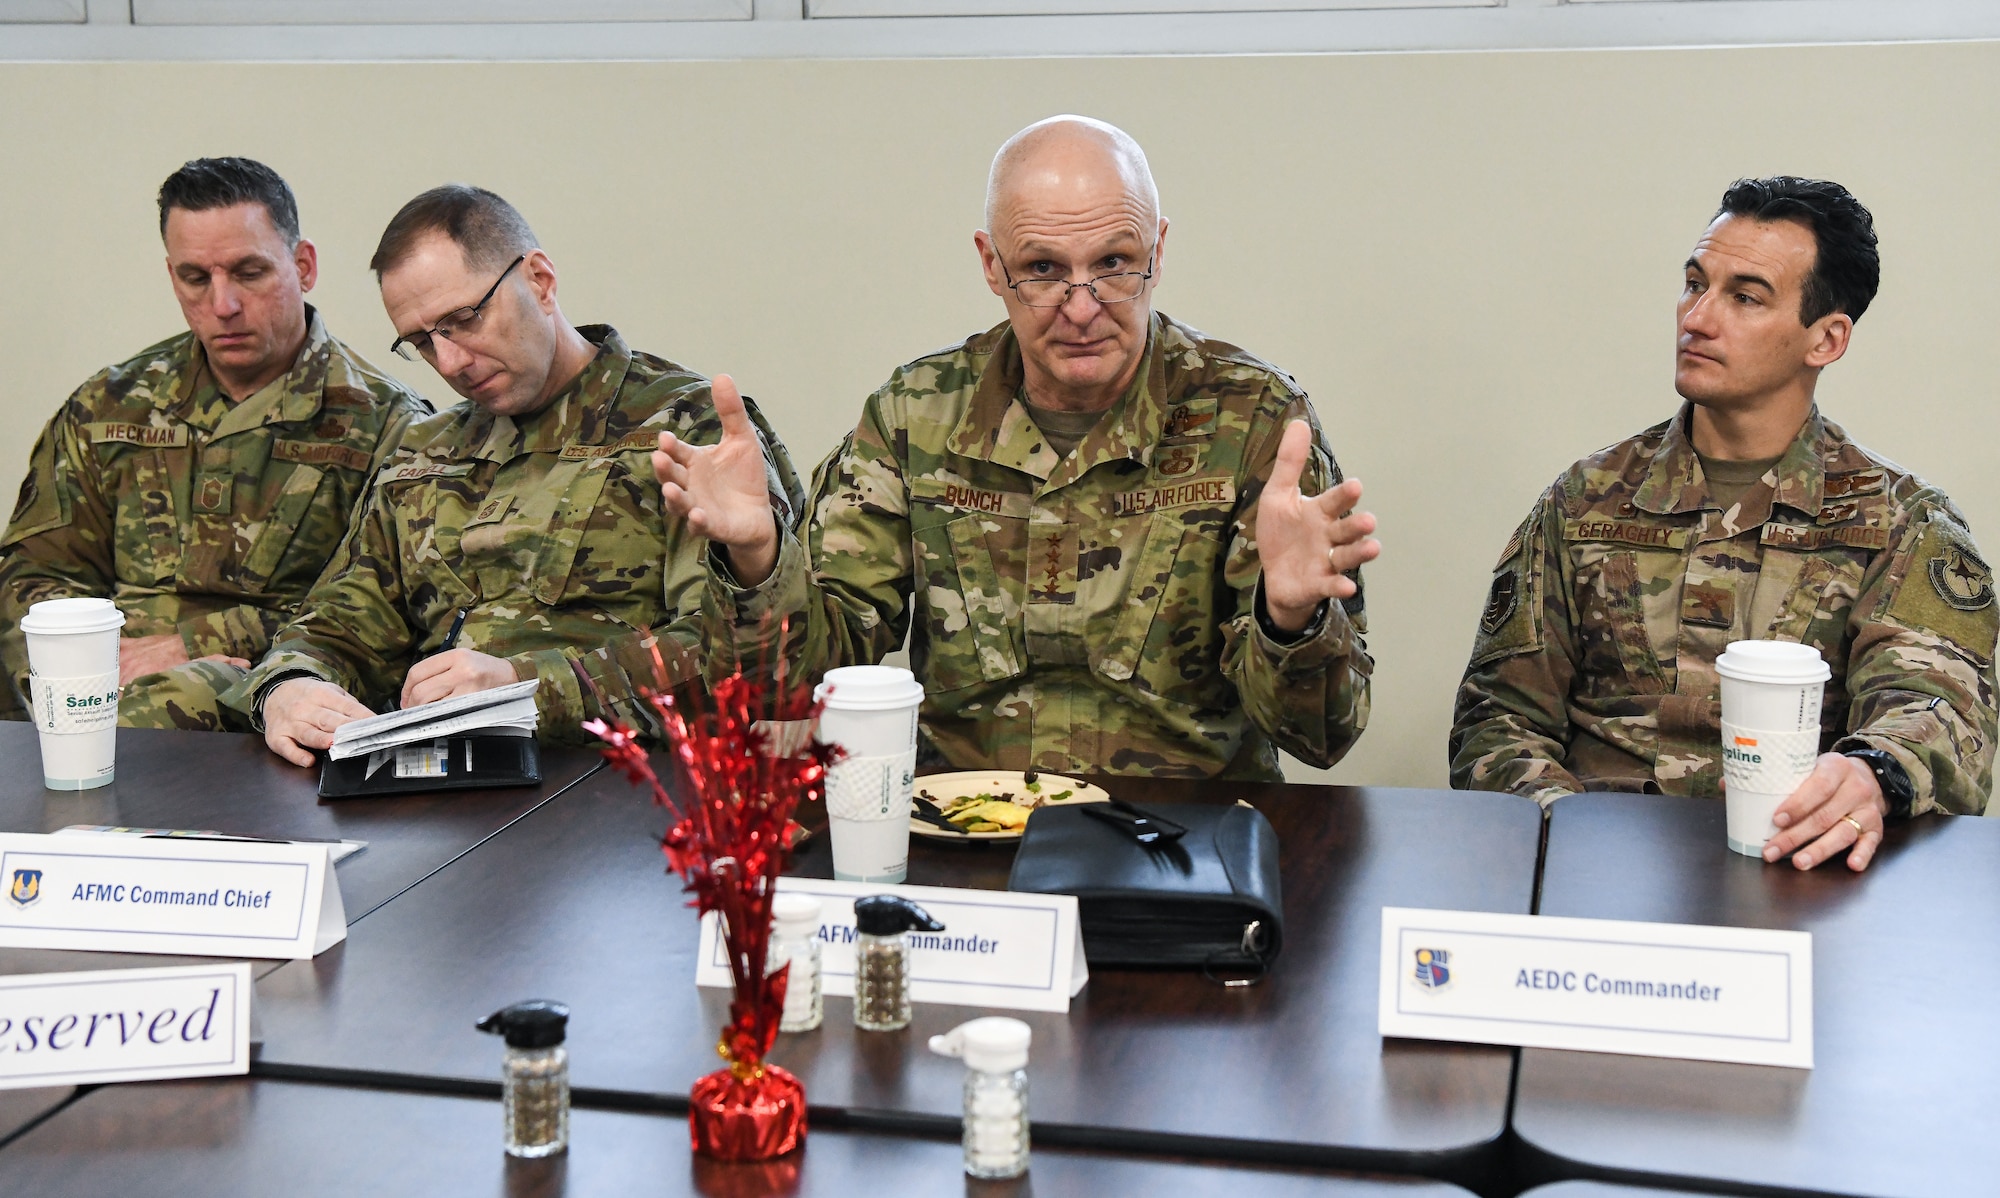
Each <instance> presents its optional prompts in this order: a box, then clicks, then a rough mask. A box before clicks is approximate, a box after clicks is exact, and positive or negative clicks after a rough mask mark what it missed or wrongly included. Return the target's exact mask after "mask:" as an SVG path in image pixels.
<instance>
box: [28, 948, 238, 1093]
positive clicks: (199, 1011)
mask: <svg viewBox="0 0 2000 1198" xmlns="http://www.w3.org/2000/svg"><path fill="white" fill-rule="evenodd" d="M250 993H251V992H250V965H249V963H248V962H246V961H237V962H233V963H231V964H227V965H193V966H190V965H177V966H170V967H168V968H164V969H107V970H103V971H100V972H95V973H26V974H16V975H13V976H11V977H0V1090H14V1089H21V1088H24V1087H31V1086H57V1085H82V1084H84V1083H86V1082H131V1081H158V1080H161V1079H163V1078H170V1077H222V1076H227V1075H229V1074H241V1073H248V1072H249V1071H250Z"/></svg>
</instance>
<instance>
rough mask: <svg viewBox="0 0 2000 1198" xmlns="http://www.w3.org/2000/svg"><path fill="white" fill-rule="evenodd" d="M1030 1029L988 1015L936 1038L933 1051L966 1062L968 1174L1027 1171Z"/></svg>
mask: <svg viewBox="0 0 2000 1198" xmlns="http://www.w3.org/2000/svg"><path fill="white" fill-rule="evenodd" d="M1029 1036H1030V1032H1029V1030H1028V1025H1027V1024H1025V1023H1022V1022H1021V1021H1020V1020H1018V1019H1006V1018H1002V1017H1000V1016H997V1015H996V1016H988V1017H986V1018H984V1019H975V1020H973V1021H972V1022H970V1023H962V1024H959V1025H958V1026H957V1027H955V1028H953V1029H952V1030H950V1031H948V1032H946V1033H945V1034H944V1035H942V1036H932V1037H931V1051H932V1052H934V1053H937V1054H938V1055H940V1056H947V1057H962V1058H964V1060H965V1172H966V1174H967V1176H970V1177H989V1178H990V1177H1019V1176H1020V1175H1021V1174H1023V1173H1026V1172H1027V1171H1028V1040H1029Z"/></svg>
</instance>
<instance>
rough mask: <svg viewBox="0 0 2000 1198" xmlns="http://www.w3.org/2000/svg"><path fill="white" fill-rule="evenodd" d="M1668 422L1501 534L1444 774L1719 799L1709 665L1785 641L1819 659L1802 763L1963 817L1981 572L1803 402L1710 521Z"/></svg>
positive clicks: (1885, 470)
mask: <svg viewBox="0 0 2000 1198" xmlns="http://www.w3.org/2000/svg"><path fill="white" fill-rule="evenodd" d="M1690 412H1691V409H1690V408H1687V407H1683V408H1682V411H1681V414H1680V415H1679V416H1678V417H1676V418H1675V419H1673V420H1671V421H1669V422H1667V423H1665V424H1661V425H1658V426H1656V427H1654V428H1651V429H1648V430H1647V431H1646V432H1644V433H1641V434H1640V435H1639V436H1637V437H1634V438H1632V439H1631V440H1629V441H1624V442H1621V443H1619V444H1617V445H1614V446H1612V447H1611V448H1609V449H1606V450H1604V451H1603V452H1601V453H1599V454H1597V455H1595V456H1593V457H1590V458H1586V459H1584V460H1583V461H1581V462H1578V463H1577V464H1576V465H1575V466H1572V467H1571V468H1570V469H1569V470H1568V471H1567V472H1566V473H1565V474H1564V475H1563V476H1562V477H1561V478H1560V479H1558V480H1556V483H1555V485H1554V486H1552V487H1551V488H1549V490H1548V492H1547V493H1546V494H1544V495H1543V496H1542V498H1541V499H1540V500H1539V501H1538V502H1537V503H1536V504H1535V507H1534V510H1533V511H1532V512H1530V513H1529V515H1528V518H1527V521H1526V522H1525V523H1523V524H1522V525H1521V528H1520V530H1519V531H1518V532H1516V533H1515V534H1514V537H1513V538H1512V539H1511V540H1509V541H1508V542H1507V548H1506V550H1505V552H1503V553H1502V554H1501V557H1500V564H1499V566H1498V568H1497V572H1496V573H1495V575H1494V578H1493V585H1492V590H1491V591H1490V593H1489V595H1488V599H1487V604H1486V610H1485V612H1484V614H1483V616H1482V618H1481V620H1480V627H1479V636H1478V639H1477V640H1476V641H1475V643H1474V646H1473V651H1472V662H1471V665H1470V667H1469V668H1468V669H1467V670H1466V673H1465V681H1464V683H1463V685H1462V686H1461V687H1460V689H1459V693H1458V703H1457V710H1456V713H1455V718H1454V721H1453V727H1452V734H1451V758H1452V760H1451V779H1452V785H1454V786H1459V787H1477V788H1480V789H1485V790H1509V791H1514V792H1516V793H1519V794H1523V795H1528V796H1530V797H1533V798H1535V799H1537V800H1539V801H1540V802H1542V803H1544V804H1547V803H1548V802H1550V801H1552V800H1553V799H1555V798H1556V797H1558V796H1560V795H1563V794H1567V793H1571V792H1574V791H1583V790H1597V791H1604V790H1612V791H1646V792H1651V793H1656V794H1657V793H1667V794H1687V795H1705V796H1716V795H1719V794H1721V793H1722V791H1721V785H1722V765H1721V739H1722V731H1721V719H1722V716H1721V701H1720V698H1719V683H1718V680H1717V676H1716V673H1715V659H1716V657H1717V656H1719V655H1720V654H1721V652H1722V650H1723V649H1724V648H1725V647H1726V646H1727V645H1728V643H1729V642H1730V641H1733V640H1743V639H1748V638H1757V639H1773V640H1783V641H1796V642H1801V643H1804V644H1808V645H1811V646H1813V647H1814V648H1816V649H1818V650H1819V651H1820V653H1821V655H1822V656H1824V657H1825V658H1826V661H1827V664H1828V665H1829V666H1831V667H1832V669H1833V678H1832V680H1831V681H1829V682H1828V683H1827V686H1826V692H1825V701H1824V706H1823V707H1822V709H1821V716H1820V722H1821V740H1820V745H1821V750H1822V751H1833V750H1841V751H1844V750H1847V749H1854V748H1877V749H1883V750H1886V751H1887V752H1888V753H1889V754H1890V755H1891V756H1893V757H1894V758H1895V759H1896V760H1897V761H1898V762H1900V763H1901V764H1902V766H1903V768H1904V769H1905V770H1907V771H1908V772H1909V775H1910V780H1911V782H1912V783H1913V784H1914V785H1915V788H1916V792H1917V805H1916V809H1917V810H1918V811H1924V810H1930V809H1932V808H1941V809H1944V810H1947V811H1955V812H1969V813H1977V812H1979V811H1981V810H1983V809H1984V808H1985V805H1986V797H1987V791H1988V787H1989V783H1990V781H1991V774H1992V765H1993V742H1994V732H1995V714H1994V673H1993V651H1994V639H1995V636H1996V633H2000V624H1996V612H1995V608H1994V600H1993V580H1992V574H1991V572H1990V571H1988V569H1987V567H1986V565H1985V563H1984V562H1983V561H1982V560H1981V558H1980V557H1979V554H1978V551H1977V550H1976V549H1975V548H1974V546H1973V542H1972V537H1971V534H1970V533H1968V532H1967V531H1966V527H1965V522H1964V520H1963V518H1962V517H1960V515H1959V514H1958V511H1957V509H1955V508H1954V507H1952V505H1951V501H1950V500H1949V499H1947V498H1946V497H1945V496H1944V494H1943V493H1942V492H1940V491H1938V490H1937V489H1936V488H1934V487H1931V486H1929V485H1927V484H1926V483H1924V482H1923V480H1921V479H1919V478H1916V477H1915V476H1913V475H1911V474H1909V473H1908V472H1906V471H1904V470H1903V469H1902V468H1900V467H1898V466H1896V465H1894V464H1893V463H1890V462H1888V461H1886V460H1884V459H1882V458H1879V457H1876V456H1875V455H1874V454H1871V453H1869V452H1868V451H1867V450H1865V449H1863V448H1861V447H1860V446H1859V445H1856V444H1855V443H1854V442H1852V441H1849V440H1848V439H1847V436H1846V434H1844V433H1842V432H1841V431H1840V429H1839V427H1838V426H1836V425H1834V424H1833V423H1832V422H1831V421H1828V420H1825V419H1823V418H1822V417H1821V416H1820V415H1819V413H1818V411H1817V410H1815V411H1814V412H1813V413H1812V414H1811V415H1810V416H1809V417H1808V418H1807V420H1806V423H1805V426H1804V428H1802V429H1801V430H1800V431H1799V435H1798V437H1797V439H1796V440H1794V441H1793V442H1792V445H1791V448H1790V449H1789V450H1787V451H1786V453H1785V455H1784V457H1783V458H1781V459H1780V460H1779V461H1778V464H1777V465H1776V466H1774V467H1773V468H1772V471H1771V473H1770V474H1767V475H1765V476H1764V480H1763V482H1762V483H1760V484H1758V485H1754V486H1752V487H1751V488H1750V490H1749V491H1748V492H1746V493H1745V494H1744V496H1743V497H1742V499H1741V500H1740V501H1739V502H1738V504H1737V505H1736V506H1735V507H1733V508H1731V509H1730V510H1729V511H1726V512H1725V511H1719V510H1717V508H1716V505H1715V504H1714V503H1713V502H1711V501H1710V500H1709V494H1708V487H1707V483H1706V482H1705V480H1704V478H1703V475H1702V471H1701V464H1700V461H1699V459H1698V458H1697V457H1696V456H1695V452H1694V447H1693V446H1692V445H1691V444H1690V443H1689V440H1688V432H1687V428H1688V421H1689V419H1690Z"/></svg>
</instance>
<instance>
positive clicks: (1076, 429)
mask: <svg viewBox="0 0 2000 1198" xmlns="http://www.w3.org/2000/svg"><path fill="white" fill-rule="evenodd" d="M1021 403H1022V406H1024V407H1026V408H1027V409H1028V415H1029V416H1031V417H1033V418H1034V421H1035V427H1036V428H1038V429H1040V430H1042V436H1044V437H1046V438H1048V442H1049V448H1050V449H1053V450H1055V451H1056V456H1057V457H1058V458H1066V457H1068V456H1069V455H1070V454H1071V453H1072V452H1074V451H1075V449H1076V447H1077V446H1079V445H1081V444H1083V439H1084V438H1085V437H1088V436H1089V435H1090V430H1091V429H1094V428H1096V427H1097V422H1098V421H1100V420H1102V419H1104V413H1106V412H1108V411H1110V410H1111V409H1110V408H1100V409H1099V410H1097V411H1095V412H1067V411H1063V410H1061V409H1059V408H1045V407H1042V406H1041V405H1040V404H1036V403H1030V402H1029V401H1028V400H1027V399H1025V398H1024V399H1022V401H1021Z"/></svg>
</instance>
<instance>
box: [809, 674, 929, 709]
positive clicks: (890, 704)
mask: <svg viewBox="0 0 2000 1198" xmlns="http://www.w3.org/2000/svg"><path fill="white" fill-rule="evenodd" d="M813 698H815V699H823V700H825V701H826V705H827V706H829V707H838V708H841V709H843V710H848V711H881V710H886V709H890V708H896V707H908V706H910V705H912V704H915V703H921V702H923V699H924V688H923V684H922V683H920V682H918V681H917V678H916V675H914V674H912V673H910V672H909V671H908V670H906V669H903V668H902V667H901V666H840V667H839V668H837V669H832V670H828V671H827V672H826V677H825V679H824V680H823V681H822V682H821V683H820V684H819V685H818V686H816V687H814V688H813Z"/></svg>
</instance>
